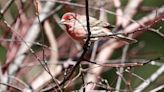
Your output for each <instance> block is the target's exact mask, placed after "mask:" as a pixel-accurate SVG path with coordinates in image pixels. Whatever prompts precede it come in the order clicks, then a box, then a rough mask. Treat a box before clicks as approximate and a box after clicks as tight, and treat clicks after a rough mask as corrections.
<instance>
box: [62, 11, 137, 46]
mask: <svg viewBox="0 0 164 92" xmlns="http://www.w3.org/2000/svg"><path fill="white" fill-rule="evenodd" d="M60 24H63V25H65V27H66V32H67V33H68V34H69V36H70V37H71V38H72V39H73V40H75V41H77V42H79V43H80V44H81V45H84V43H85V41H86V39H87V35H88V31H87V20H86V15H80V14H78V13H74V12H67V13H65V14H64V15H63V16H62V18H61V20H60ZM89 24H90V32H91V36H90V37H91V41H93V42H94V41H96V40H98V39H99V38H102V37H104V36H105V37H107V36H108V37H109V38H115V39H118V40H122V41H125V42H128V43H131V42H136V40H135V39H133V38H129V37H126V36H124V35H122V34H117V33H114V32H111V30H110V29H111V28H112V27H113V26H112V25H110V24H109V23H108V22H104V21H102V20H98V19H96V18H94V17H91V16H89Z"/></svg>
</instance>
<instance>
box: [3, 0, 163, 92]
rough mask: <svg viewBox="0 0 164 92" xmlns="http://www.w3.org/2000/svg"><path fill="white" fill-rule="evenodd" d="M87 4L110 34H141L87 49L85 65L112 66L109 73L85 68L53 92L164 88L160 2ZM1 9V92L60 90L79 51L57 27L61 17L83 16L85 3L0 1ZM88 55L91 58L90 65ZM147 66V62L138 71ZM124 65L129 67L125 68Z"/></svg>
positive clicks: (100, 1) (122, 0) (82, 0)
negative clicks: (129, 40) (130, 40)
mask: <svg viewBox="0 0 164 92" xmlns="http://www.w3.org/2000/svg"><path fill="white" fill-rule="evenodd" d="M88 3H89V14H90V16H92V17H95V18H97V19H100V20H103V21H106V22H109V23H110V24H112V25H115V28H113V29H112V30H117V31H119V30H125V31H123V32H125V33H126V31H127V33H128V31H129V30H130V32H133V31H134V30H135V31H136V30H139V28H140V29H141V30H139V31H138V32H134V34H132V35H133V36H132V37H133V38H134V39H136V40H138V42H137V43H132V44H125V43H122V42H119V41H118V42H114V43H110V44H108V43H107V41H105V42H103V43H99V44H100V46H99V45H98V47H97V48H96V50H97V51H96V52H93V51H94V50H93V48H94V47H93V46H91V48H90V49H89V50H88V52H87V55H86V56H87V59H88V60H91V61H93V62H96V63H97V64H100V63H101V64H104V63H105V64H106V63H109V66H110V63H111V67H109V66H108V67H103V66H99V67H98V68H96V67H95V66H94V64H92V63H86V62H84V63H82V67H78V68H77V69H76V70H74V73H73V76H72V77H71V78H70V79H69V80H70V81H67V82H66V83H65V84H63V85H62V87H61V89H60V87H59V89H56V90H54V89H53V90H52V92H55V91H57V90H58V91H64V92H65V91H66V92H67V91H68V92H69V91H73V90H80V89H83V88H86V89H92V90H93V89H96V90H109V91H111V90H113V91H117V92H122V91H123V92H124V91H126V92H127V91H129V92H132V91H135V92H150V91H151V90H153V89H155V88H157V87H161V86H164V73H163V72H164V69H163V67H164V31H163V30H164V0H88ZM0 9H1V11H0V69H1V70H0V89H1V90H2V92H3V91H4V92H17V91H23V90H25V92H26V91H29V90H30V91H31V92H32V90H34V91H45V90H48V89H51V88H50V87H51V86H53V87H54V85H58V84H60V82H61V81H62V80H64V78H66V76H67V75H69V71H71V69H72V67H73V66H74V65H75V63H76V62H77V61H78V60H79V57H80V54H81V52H82V51H83V48H81V47H79V45H78V44H77V43H76V42H75V41H74V40H72V39H71V38H70V36H68V34H67V33H66V32H65V27H64V26H63V25H61V24H60V23H59V22H60V19H61V17H62V15H63V14H64V13H66V12H75V13H78V14H82V15H85V14H86V13H85V12H86V11H85V0H0ZM151 14H152V16H154V17H152V16H149V15H151ZM127 16H128V17H129V18H130V19H129V18H127ZM126 18H127V19H126ZM142 20H145V21H142ZM126 21H127V22H126ZM137 23H138V24H137ZM139 24H144V27H143V26H141V25H139ZM136 25H138V26H136ZM133 28H134V29H133ZM107 40H110V39H107ZM115 44H117V45H115ZM112 46H113V47H112ZM126 48H127V50H126ZM108 50H109V51H108ZM111 50H112V51H111ZM103 51H106V52H103ZM123 52H125V53H126V54H125V53H124V54H123ZM93 53H94V55H95V56H93V57H92V58H93V59H91V57H90V55H93ZM124 55H125V56H124ZM103 56H104V57H103ZM157 58H160V59H157ZM154 59H155V60H154ZM149 60H150V61H152V62H150V63H148V64H144V65H141V66H139V64H143V63H145V62H147V61H149ZM115 61H116V62H115ZM122 61H123V63H124V64H125V65H124V66H125V67H124V68H122V69H120V67H119V68H116V67H115V66H114V65H113V66H112V64H113V63H114V64H118V66H119V65H120V64H121V62H122ZM126 62H128V63H130V64H131V66H130V67H126ZM136 62H137V65H135V63H136ZM133 65H134V66H133ZM81 68H82V69H84V70H83V71H81V70H80V69H81ZM95 71H97V72H95ZM121 71H122V72H121ZM79 72H80V73H79ZM81 72H82V73H81ZM81 74H82V75H83V77H82V75H81ZM153 74H155V75H156V77H153V76H152V75H153ZM52 76H53V77H54V79H53V77H52ZM81 77H82V78H81ZM119 78H120V79H119ZM151 78H154V79H152V80H149V79H151ZM83 79H84V80H86V81H85V82H83ZM147 79H148V80H147ZM119 80H120V81H121V82H120V83H119V82H118V81H119ZM92 82H93V84H94V83H95V86H93V85H92ZM144 82H145V83H146V84H147V86H142V87H143V89H142V88H140V87H139V86H141V85H142V83H144ZM149 82H150V84H149ZM128 83H129V84H128ZM12 85H13V86H12ZM90 85H91V86H92V87H90ZM163 88H164V87H163ZM138 89H141V90H138ZM137 90H138V91H137ZM152 92H154V91H152ZM160 92H163V91H162V89H161V90H160Z"/></svg>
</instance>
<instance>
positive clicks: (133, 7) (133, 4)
mask: <svg viewBox="0 0 164 92" xmlns="http://www.w3.org/2000/svg"><path fill="white" fill-rule="evenodd" d="M142 1H143V0H130V1H129V2H128V4H127V6H126V7H125V10H124V14H123V23H122V26H123V27H125V26H127V25H128V24H129V22H130V20H131V19H132V18H133V16H134V15H135V14H136V13H137V10H138V8H139V6H140V4H141V2H142Z"/></svg>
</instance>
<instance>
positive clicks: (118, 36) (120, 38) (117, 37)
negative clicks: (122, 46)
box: [113, 34, 137, 43]
mask: <svg viewBox="0 0 164 92" xmlns="http://www.w3.org/2000/svg"><path fill="white" fill-rule="evenodd" d="M113 38H115V39H118V40H121V41H125V42H128V43H136V42H137V40H136V39H133V38H130V37H127V36H124V35H121V34H119V35H115V36H113Z"/></svg>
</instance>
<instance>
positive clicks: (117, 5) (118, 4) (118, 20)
mask: <svg viewBox="0 0 164 92" xmlns="http://www.w3.org/2000/svg"><path fill="white" fill-rule="evenodd" d="M113 3H114V6H115V8H116V25H117V26H120V25H121V23H122V21H123V17H121V16H123V11H122V10H121V2H120V0H113ZM118 15H119V16H118Z"/></svg>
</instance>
